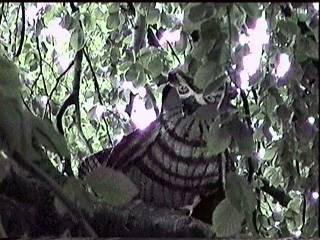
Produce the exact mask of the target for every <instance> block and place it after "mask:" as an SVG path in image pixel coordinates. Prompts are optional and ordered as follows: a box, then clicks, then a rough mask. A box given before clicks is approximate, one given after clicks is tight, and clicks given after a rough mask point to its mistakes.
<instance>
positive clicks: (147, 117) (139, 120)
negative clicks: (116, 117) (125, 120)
mask: <svg viewBox="0 0 320 240" xmlns="http://www.w3.org/2000/svg"><path fill="white" fill-rule="evenodd" d="M131 119H132V121H133V122H134V124H135V125H136V126H137V127H138V128H139V129H141V130H143V129H145V128H146V127H147V126H149V124H150V123H151V122H153V121H154V120H155V119H156V114H155V112H154V110H153V109H146V108H145V103H144V101H143V100H142V99H140V98H135V100H134V103H133V107H132V114H131Z"/></svg>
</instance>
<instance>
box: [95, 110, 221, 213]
mask: <svg viewBox="0 0 320 240" xmlns="http://www.w3.org/2000/svg"><path fill="white" fill-rule="evenodd" d="M209 124H210V122H207V121H206V120H201V119H199V118H196V117H194V116H184V115H183V114H181V112H179V111H178V110H177V111H174V110H173V111H170V113H167V114H163V115H161V117H160V119H157V120H156V121H155V122H153V123H152V124H151V125H150V126H149V127H148V128H147V129H146V130H144V131H141V130H138V131H135V132H134V133H132V134H130V135H128V136H127V137H125V138H124V139H123V140H122V141H121V142H120V143H119V145H118V146H116V148H115V149H114V151H113V153H111V155H110V157H109V161H108V163H107V164H106V166H108V167H112V168H114V169H118V170H121V171H122V172H124V173H125V174H126V175H127V176H129V177H130V178H131V180H132V181H133V182H134V183H135V184H136V185H137V186H138V188H139V190H140V193H139V197H140V198H141V199H143V200H145V201H146V202H151V203H155V204H157V205H162V206H167V207H173V208H176V209H177V208H180V207H183V206H185V205H190V204H192V203H193V200H194V198H195V197H196V196H197V195H202V194H203V195H209V194H210V195H211V194H214V193H215V192H218V191H219V190H221V189H222V160H221V156H220V155H219V156H212V155H211V154H210V153H209V152H208V150H207V147H206V141H205V137H204V136H205V134H206V133H207V132H208V130H209ZM99 161H101V160H99Z"/></svg>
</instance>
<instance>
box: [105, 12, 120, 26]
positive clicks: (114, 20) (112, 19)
mask: <svg viewBox="0 0 320 240" xmlns="http://www.w3.org/2000/svg"><path fill="white" fill-rule="evenodd" d="M119 24H120V19H119V14H118V13H111V14H109V16H108V18H107V28H109V29H116V28H118V26H119Z"/></svg>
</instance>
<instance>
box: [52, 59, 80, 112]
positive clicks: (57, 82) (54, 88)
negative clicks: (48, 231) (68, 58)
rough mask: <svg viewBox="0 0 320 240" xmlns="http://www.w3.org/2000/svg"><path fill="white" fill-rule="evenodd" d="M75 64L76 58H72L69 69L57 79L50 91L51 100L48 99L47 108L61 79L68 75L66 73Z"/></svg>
mask: <svg viewBox="0 0 320 240" xmlns="http://www.w3.org/2000/svg"><path fill="white" fill-rule="evenodd" d="M73 64H74V60H72V62H71V63H70V64H69V66H68V67H67V69H66V70H65V71H64V72H63V73H62V74H61V75H60V76H59V77H58V78H57V79H56V84H55V85H54V87H53V88H52V90H51V92H50V94H49V101H48V102H47V104H46V109H47V106H48V104H49V102H50V100H51V99H52V95H53V93H54V92H55V91H56V89H57V87H58V84H59V82H60V79H61V78H62V77H63V76H64V75H66V73H67V72H68V71H69V70H70V69H71V67H72V66H73Z"/></svg>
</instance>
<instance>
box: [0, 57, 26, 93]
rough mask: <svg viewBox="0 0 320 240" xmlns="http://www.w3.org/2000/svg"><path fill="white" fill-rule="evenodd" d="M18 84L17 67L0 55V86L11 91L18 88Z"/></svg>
mask: <svg viewBox="0 0 320 240" xmlns="http://www.w3.org/2000/svg"><path fill="white" fill-rule="evenodd" d="M20 86H21V84H20V81H19V74H18V69H17V67H16V66H15V65H14V64H13V63H11V62H9V61H8V60H7V59H6V58H5V57H3V56H1V55H0V87H1V88H6V89H7V90H9V89H10V91H12V90H18V88H20ZM0 93H1V92H0ZM1 94H2V93H1Z"/></svg>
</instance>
